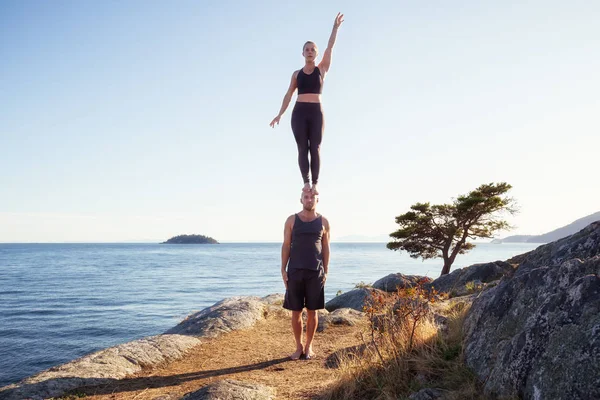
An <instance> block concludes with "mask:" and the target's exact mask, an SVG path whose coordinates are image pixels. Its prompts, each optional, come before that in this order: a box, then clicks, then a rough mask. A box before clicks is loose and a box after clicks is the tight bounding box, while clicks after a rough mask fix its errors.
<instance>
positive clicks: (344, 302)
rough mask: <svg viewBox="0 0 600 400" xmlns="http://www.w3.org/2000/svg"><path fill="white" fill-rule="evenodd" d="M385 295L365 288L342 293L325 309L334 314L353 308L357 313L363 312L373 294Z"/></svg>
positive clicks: (379, 291) (327, 304)
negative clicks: (343, 309) (334, 312)
mask: <svg viewBox="0 0 600 400" xmlns="http://www.w3.org/2000/svg"><path fill="white" fill-rule="evenodd" d="M373 293H375V294H385V292H383V291H381V290H378V289H373V288H367V287H363V288H360V289H354V290H351V291H349V292H346V293H342V294H340V295H339V296H336V297H334V298H333V299H331V300H329V301H328V302H327V303H326V304H325V309H327V311H329V312H332V311H334V310H337V309H338V308H353V309H355V310H356V311H363V306H364V305H365V301H366V300H367V299H368V298H369V297H370V296H371V295H372V294H373Z"/></svg>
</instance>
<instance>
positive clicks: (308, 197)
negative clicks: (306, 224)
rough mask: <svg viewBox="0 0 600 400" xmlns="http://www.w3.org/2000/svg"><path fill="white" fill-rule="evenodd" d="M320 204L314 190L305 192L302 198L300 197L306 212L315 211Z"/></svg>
mask: <svg viewBox="0 0 600 400" xmlns="http://www.w3.org/2000/svg"><path fill="white" fill-rule="evenodd" d="M318 202H319V196H318V195H315V194H314V193H313V192H312V190H306V191H305V190H303V191H302V196H301V197H300V203H302V207H304V209H305V210H306V211H314V210H315V209H316V208H317V203H318Z"/></svg>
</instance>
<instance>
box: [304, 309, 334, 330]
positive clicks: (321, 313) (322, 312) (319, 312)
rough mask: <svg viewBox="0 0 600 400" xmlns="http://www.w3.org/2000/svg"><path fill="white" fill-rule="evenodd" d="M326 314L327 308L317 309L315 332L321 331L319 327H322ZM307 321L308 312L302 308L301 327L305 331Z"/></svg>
mask: <svg viewBox="0 0 600 400" xmlns="http://www.w3.org/2000/svg"><path fill="white" fill-rule="evenodd" d="M328 314H329V311H327V310H317V318H318V322H317V332H321V330H320V329H323V323H324V318H325V317H326V316H327V315H328ZM307 322H308V313H307V312H306V310H303V311H302V329H303V330H304V331H305V332H306V327H307Z"/></svg>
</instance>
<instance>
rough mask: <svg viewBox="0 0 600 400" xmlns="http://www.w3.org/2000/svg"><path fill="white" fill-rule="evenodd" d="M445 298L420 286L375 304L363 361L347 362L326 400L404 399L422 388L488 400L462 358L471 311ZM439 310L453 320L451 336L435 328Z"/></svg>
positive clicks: (375, 300) (447, 395)
mask: <svg viewBox="0 0 600 400" xmlns="http://www.w3.org/2000/svg"><path fill="white" fill-rule="evenodd" d="M442 297H443V296H441V295H440V294H438V293H428V292H426V291H425V290H423V289H422V287H421V286H419V287H417V288H415V289H409V290H399V291H398V292H397V293H395V294H394V295H393V296H390V297H387V296H376V297H373V298H371V301H370V304H369V305H368V306H366V307H365V309H366V311H367V313H368V315H369V316H370V324H369V326H368V327H367V328H366V329H364V330H363V331H362V332H361V333H360V336H361V341H362V343H363V346H362V348H361V350H360V355H359V356H357V355H356V354H355V352H354V353H353V352H349V353H347V354H346V355H343V356H342V357H341V360H340V362H339V368H340V371H341V377H340V379H339V380H338V381H337V382H336V383H335V384H334V385H332V386H330V387H329V388H328V390H327V392H325V393H324V394H322V395H321V396H320V399H322V400H338V399H340V400H341V399H344V400H346V399H404V398H408V396H409V395H410V394H411V393H413V392H416V391H418V390H420V389H422V388H437V389H439V390H441V391H443V392H444V394H445V398H447V399H483V398H484V397H481V395H480V394H479V393H481V388H480V386H479V385H478V382H477V379H476V377H475V376H474V375H473V374H472V373H471V371H470V370H469V369H468V368H466V366H465V364H464V360H463V354H462V325H463V321H464V318H465V315H466V313H467V311H468V305H466V304H465V303H457V304H455V305H453V306H452V307H448V306H443V305H442V304H440V303H439V301H440V300H441V299H442ZM433 307H435V309H436V312H437V313H440V314H442V315H443V316H445V317H446V318H447V320H446V324H447V329H445V332H442V331H440V329H439V326H438V325H437V324H436V323H434V315H433V311H432V310H433Z"/></svg>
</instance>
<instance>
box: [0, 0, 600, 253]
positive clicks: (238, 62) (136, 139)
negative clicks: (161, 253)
mask: <svg viewBox="0 0 600 400" xmlns="http://www.w3.org/2000/svg"><path fill="white" fill-rule="evenodd" d="M338 11H340V12H343V13H344V14H345V22H344V23H343V24H342V26H341V27H340V30H339V33H338V37H337V41H336V44H335V47H334V50H333V57H332V64H331V69H330V71H329V73H328V74H327V77H326V79H325V83H324V87H323V98H322V103H323V109H324V114H325V133H324V137H323V142H322V146H321V160H322V161H321V176H320V192H321V196H320V203H319V205H318V211H319V212H321V213H323V214H324V215H325V216H327V218H328V219H329V221H330V223H331V229H332V232H331V233H332V239H333V240H334V241H335V240H343V239H344V237H346V236H348V235H361V236H363V237H365V238H375V237H382V236H386V235H388V234H389V233H390V232H392V231H394V230H395V229H397V227H398V226H397V225H396V224H395V222H394V218H395V217H396V216H397V215H400V214H403V213H405V212H407V211H408V210H409V209H410V206H411V205H412V204H414V203H417V202H431V203H433V204H438V203H447V202H450V201H452V199H453V198H456V197H457V196H458V195H461V194H466V193H468V192H469V191H471V190H473V189H475V188H476V187H478V186H479V185H481V184H483V183H490V182H508V183H509V184H511V185H512V186H513V189H512V190H511V191H510V192H509V194H510V196H511V197H513V198H514V199H515V200H516V201H517V204H518V206H519V210H520V211H519V213H518V214H517V215H515V216H507V219H508V221H509V222H510V223H511V224H512V225H513V226H514V229H513V230H511V231H510V232H501V233H499V235H498V236H499V237H501V236H505V235H507V234H541V233H544V232H547V231H550V230H553V229H555V228H558V227H560V226H563V225H566V224H568V223H570V222H572V221H573V220H575V219H578V218H580V217H583V216H585V215H588V214H591V213H593V212H596V211H600V200H599V199H600V184H599V183H598V172H597V171H598V165H599V162H598V160H599V158H600V157H599V154H600V153H599V150H600V135H599V128H600V112H599V110H600V96H598V93H600V74H599V73H598V71H600V24H598V21H599V20H600V2H598V1H592V0H590V1H577V0H575V1H571V2H565V1H554V0H546V1H541V0H540V1H503V2H487V1H486V2H481V1H453V2H448V1H441V0H440V1H427V2H416V1H414V2H407V1H374V2H367V3H365V2H364V1H352V2H350V1H326V2H325V1H322V2H316V1H302V2H282V1H254V2H238V1H232V0H229V1H228V0H225V1H177V2H165V1H147V0H144V1H141V0H140V1H136V0H128V1H125V2H122V1H87V0H86V1H75V0H73V1H61V0H56V1H52V2H37V1H33V0H24V1H9V0H2V1H0V242H135V241H148V242H156V241H163V240H166V239H168V238H169V237H171V236H175V235H179V234H192V233H195V234H203V235H208V236H211V237H213V238H215V239H217V240H219V241H241V242H250V241H274V242H276V241H281V240H282V236H283V225H284V222H285V219H286V218H287V216H289V215H291V214H293V213H294V212H297V211H300V210H301V205H300V200H299V199H300V192H301V188H302V178H301V175H300V172H299V169H298V164H297V150H296V144H295V141H294V138H293V135H292V131H291V127H290V116H291V111H292V107H293V103H294V101H295V97H294V99H292V103H291V104H290V106H289V108H288V110H287V111H286V113H285V114H284V116H283V117H282V119H281V123H280V125H279V126H277V127H276V128H275V129H272V128H270V127H269V122H270V121H271V120H272V119H273V117H275V116H276V114H277V113H278V111H279V108H280V106H281V102H282V99H283V96H284V94H285V92H286V90H287V87H288V85H289V80H290V77H291V75H292V72H293V71H294V70H297V69H299V68H301V67H302V66H303V62H304V59H303V58H302V55H301V51H302V45H303V43H304V42H305V41H307V40H313V41H315V42H316V43H317V45H318V47H319V49H320V51H321V52H323V51H324V50H325V47H326V44H327V41H328V38H329V35H330V33H331V27H332V25H333V21H334V18H335V16H336V14H337V12H338Z"/></svg>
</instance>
